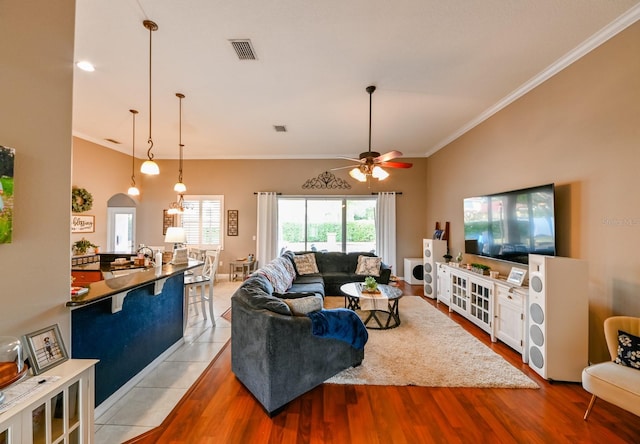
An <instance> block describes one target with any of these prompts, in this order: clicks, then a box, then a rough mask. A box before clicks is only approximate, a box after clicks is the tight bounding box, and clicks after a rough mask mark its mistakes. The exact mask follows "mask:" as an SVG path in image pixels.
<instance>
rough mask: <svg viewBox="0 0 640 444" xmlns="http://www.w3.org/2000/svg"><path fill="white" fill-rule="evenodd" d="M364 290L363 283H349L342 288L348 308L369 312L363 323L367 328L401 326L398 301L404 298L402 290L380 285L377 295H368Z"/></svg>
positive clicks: (345, 304)
mask: <svg viewBox="0 0 640 444" xmlns="http://www.w3.org/2000/svg"><path fill="white" fill-rule="evenodd" d="M362 289H363V283H362V282H349V283H348V284H344V285H342V286H341V287H340V291H342V293H343V294H344V306H345V307H346V308H348V309H350V310H353V311H358V310H361V311H363V312H368V313H367V315H366V317H365V319H364V321H363V323H364V325H365V326H366V327H367V328H371V329H374V330H386V329H389V328H395V327H397V326H399V325H400V311H399V309H398V301H399V300H400V298H401V297H402V290H400V289H399V288H396V287H392V286H391V285H386V284H378V290H379V291H378V292H377V293H367V292H364V291H363V290H362ZM373 321H375V324H373ZM370 324H372V325H370Z"/></svg>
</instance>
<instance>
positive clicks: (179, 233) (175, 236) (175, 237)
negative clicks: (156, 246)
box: [164, 227, 187, 250]
mask: <svg viewBox="0 0 640 444" xmlns="http://www.w3.org/2000/svg"><path fill="white" fill-rule="evenodd" d="M164 241H165V242H166V243H168V244H173V249H174V250H175V249H176V248H178V247H179V246H180V244H184V243H185V242H186V241H187V235H186V233H185V232H184V228H182V227H169V228H167V234H166V235H165V237H164Z"/></svg>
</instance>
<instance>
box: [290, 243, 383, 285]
mask: <svg viewBox="0 0 640 444" xmlns="http://www.w3.org/2000/svg"><path fill="white" fill-rule="evenodd" d="M303 254H313V255H314V256H315V261H316V265H317V267H318V273H315V274H305V275H301V274H300V273H299V272H298V270H297V268H296V277H295V279H294V281H293V284H292V286H291V289H290V290H289V291H291V292H301V291H312V292H317V290H318V287H317V286H316V287H313V286H311V285H310V284H313V283H316V284H317V283H321V284H322V286H323V290H324V293H323V294H324V295H327V296H341V295H342V293H341V292H340V286H342V284H346V283H348V282H362V281H364V278H365V277H367V275H366V274H357V273H356V270H357V266H358V258H359V257H360V256H364V257H371V258H375V257H376V255H375V254H373V253H368V252H357V253H341V252H338V251H329V252H320V251H301V252H295V253H293V252H291V251H287V252H285V253H284V254H283V256H284V257H287V258H289V259H290V260H291V261H292V262H293V264H294V266H295V262H294V256H300V255H303ZM378 273H379V276H374V277H375V279H376V281H378V283H379V284H388V283H389V279H390V278H391V267H389V266H388V265H386V264H385V263H384V262H381V264H380V269H379V270H378Z"/></svg>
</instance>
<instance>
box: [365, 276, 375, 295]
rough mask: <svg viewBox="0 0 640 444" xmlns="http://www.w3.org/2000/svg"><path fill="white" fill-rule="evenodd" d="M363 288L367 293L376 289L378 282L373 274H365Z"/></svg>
mask: <svg viewBox="0 0 640 444" xmlns="http://www.w3.org/2000/svg"><path fill="white" fill-rule="evenodd" d="M364 289H365V291H368V292H369V293H374V292H375V291H376V290H377V289H378V283H377V282H376V279H375V278H374V277H373V276H367V277H366V278H364Z"/></svg>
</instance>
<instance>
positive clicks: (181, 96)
mask: <svg viewBox="0 0 640 444" xmlns="http://www.w3.org/2000/svg"><path fill="white" fill-rule="evenodd" d="M176 97H177V98H178V99H180V124H179V139H178V148H179V149H180V152H179V156H180V162H179V164H178V181H177V182H176V184H175V185H174V186H173V191H175V192H177V193H180V194H182V193H184V192H185V191H187V186H186V185H185V184H184V183H183V182H182V149H183V148H184V145H183V144H182V99H184V94H182V93H176Z"/></svg>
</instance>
